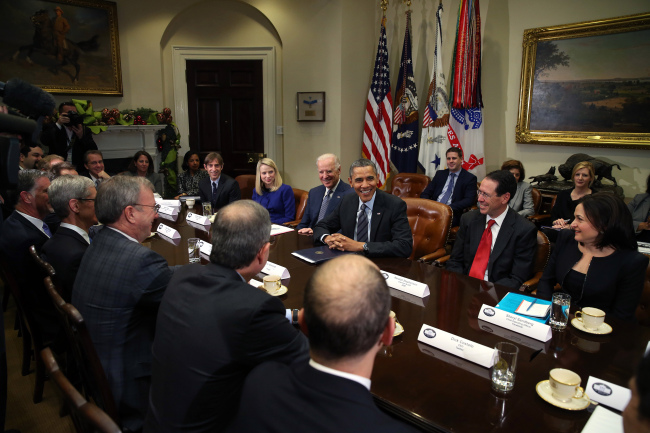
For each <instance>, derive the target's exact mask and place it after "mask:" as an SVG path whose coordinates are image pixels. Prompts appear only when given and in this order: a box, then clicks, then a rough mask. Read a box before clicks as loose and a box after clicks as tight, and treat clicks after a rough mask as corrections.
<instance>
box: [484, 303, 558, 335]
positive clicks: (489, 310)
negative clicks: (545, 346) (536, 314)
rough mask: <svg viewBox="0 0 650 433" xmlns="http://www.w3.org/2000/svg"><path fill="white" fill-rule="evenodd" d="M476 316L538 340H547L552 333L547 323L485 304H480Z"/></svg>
mask: <svg viewBox="0 0 650 433" xmlns="http://www.w3.org/2000/svg"><path fill="white" fill-rule="evenodd" d="M478 318H479V319H480V320H484V321H486V322H490V323H492V324H494V325H497V326H500V327H502V328H506V329H509V330H511V331H515V332H517V333H519V334H523V335H525V336H527V337H530V338H534V339H535V340H539V341H548V340H550V339H551V336H552V335H553V333H552V331H551V327H550V326H548V325H545V324H543V323H539V322H536V321H534V320H530V319H526V318H525V317H521V316H519V315H517V314H512V313H508V312H507V311H503V310H500V309H498V308H496V307H492V306H490V305H487V304H483V306H481V310H480V311H479V313H478Z"/></svg>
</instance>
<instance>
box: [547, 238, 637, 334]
mask: <svg viewBox="0 0 650 433" xmlns="http://www.w3.org/2000/svg"><path fill="white" fill-rule="evenodd" d="M581 258H582V253H581V252H580V250H579V249H578V242H576V240H575V235H574V233H573V230H560V232H559V233H558V236H557V242H556V244H555V248H554V249H553V254H551V258H550V259H549V261H548V264H547V265H546V269H544V275H542V278H541V279H540V280H539V285H538V286H537V296H538V297H540V298H542V299H548V300H550V299H551V296H552V295H553V288H554V287H555V284H557V283H559V284H560V285H561V286H562V291H563V292H565V293H568V294H569V295H571V305H572V306H573V305H577V306H578V307H595V308H600V309H601V310H603V311H604V312H605V313H607V317H609V316H610V315H612V316H614V317H617V318H619V319H622V320H629V321H633V320H635V316H634V315H635V313H636V307H637V306H638V305H639V300H640V299H641V293H642V292H643V282H644V280H645V273H646V269H647V268H648V257H647V256H645V255H643V254H641V253H639V252H638V251H632V250H616V251H614V253H613V254H610V255H609V256H607V257H593V258H592V259H591V264H590V265H589V269H588V270H587V274H586V276H585V281H584V284H583V285H582V288H581V290H576V291H572V290H570V289H569V288H568V287H566V286H565V281H564V280H565V278H566V276H567V274H568V273H569V271H570V270H571V269H572V268H573V266H574V265H575V264H576V263H577V262H578V261H579V260H580V259H581Z"/></svg>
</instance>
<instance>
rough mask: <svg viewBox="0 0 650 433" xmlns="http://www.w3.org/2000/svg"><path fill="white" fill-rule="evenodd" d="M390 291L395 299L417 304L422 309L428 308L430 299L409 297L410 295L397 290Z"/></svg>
mask: <svg viewBox="0 0 650 433" xmlns="http://www.w3.org/2000/svg"><path fill="white" fill-rule="evenodd" d="M388 290H389V291H390V295H391V296H392V297H393V298H397V299H401V300H402V301H406V302H410V303H411V304H415V305H417V306H420V307H426V306H427V303H428V302H429V298H428V297H426V298H420V297H419V296H414V295H409V294H408V293H405V292H402V291H401V290H397V289H391V288H389V289H388Z"/></svg>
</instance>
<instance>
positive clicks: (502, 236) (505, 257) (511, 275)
mask: <svg viewBox="0 0 650 433" xmlns="http://www.w3.org/2000/svg"><path fill="white" fill-rule="evenodd" d="M486 218H487V217H486V216H485V215H482V214H481V213H480V212H479V211H478V210H473V211H471V212H467V213H465V214H463V216H462V218H461V219H460V229H459V230H458V235H457V236H456V242H454V249H453V250H452V252H451V258H450V259H449V261H448V262H447V265H446V267H445V268H446V269H447V270H448V271H454V272H459V273H462V274H465V275H468V274H469V270H470V269H471V267H472V262H473V261H474V256H475V255H476V250H477V249H478V244H479V242H480V241H481V236H483V231H484V230H485V221H486ZM536 251H537V229H536V228H535V225H534V224H533V223H531V222H530V221H528V220H527V219H526V218H525V217H522V216H521V215H519V214H518V213H517V212H515V211H514V210H512V209H511V208H508V213H507V214H506V217H505V219H504V220H503V225H502V226H501V229H500V230H499V235H498V236H497V240H496V242H495V243H494V248H493V249H492V252H491V253H490V260H489V261H488V267H487V269H488V280H489V281H491V282H493V283H496V284H503V285H504V286H507V287H510V288H512V289H518V288H519V287H520V286H521V284H522V283H523V282H524V281H526V280H527V279H528V278H530V277H531V274H532V270H533V265H534V261H535V253H536Z"/></svg>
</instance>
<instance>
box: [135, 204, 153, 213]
mask: <svg viewBox="0 0 650 433" xmlns="http://www.w3.org/2000/svg"><path fill="white" fill-rule="evenodd" d="M131 206H145V207H151V208H153V211H154V212H155V213H158V211H159V210H160V205H159V204H158V203H156V204H154V205H150V204H140V203H134V204H132V205H131Z"/></svg>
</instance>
